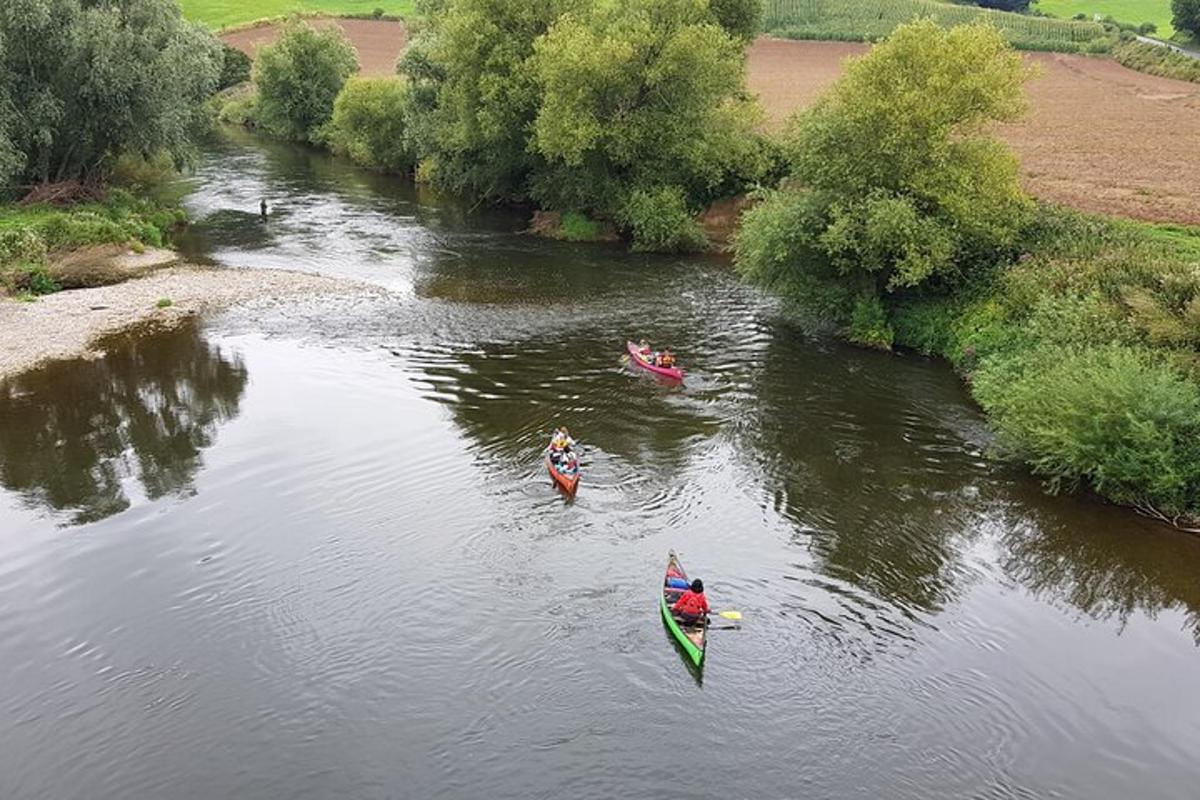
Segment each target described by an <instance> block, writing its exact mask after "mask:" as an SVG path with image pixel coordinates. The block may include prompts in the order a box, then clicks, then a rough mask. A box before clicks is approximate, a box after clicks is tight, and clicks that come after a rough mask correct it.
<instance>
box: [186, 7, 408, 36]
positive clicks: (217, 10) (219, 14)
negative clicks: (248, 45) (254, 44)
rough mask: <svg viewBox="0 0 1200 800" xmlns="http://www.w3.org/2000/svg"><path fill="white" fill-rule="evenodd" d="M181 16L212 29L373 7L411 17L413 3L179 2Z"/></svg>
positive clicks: (361, 11) (352, 12)
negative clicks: (272, 19)
mask: <svg viewBox="0 0 1200 800" xmlns="http://www.w3.org/2000/svg"><path fill="white" fill-rule="evenodd" d="M179 4H180V5H181V6H183V14H184V16H185V17H187V18H188V19H190V20H194V21H196V22H199V23H202V24H204V25H207V26H208V27H210V28H212V29H214V30H220V29H222V28H229V27H232V26H234V25H242V24H244V23H247V22H253V21H254V20H256V19H264V18H268V17H283V16H286V15H288V14H295V13H306V14H312V13H317V12H321V13H325V14H332V15H335V16H337V15H341V16H351V15H353V16H364V15H368V14H370V13H371V12H372V11H374V10H375V9H377V8H381V9H383V13H385V14H389V15H395V16H405V15H407V14H411V13H412V10H413V0H180V2H179Z"/></svg>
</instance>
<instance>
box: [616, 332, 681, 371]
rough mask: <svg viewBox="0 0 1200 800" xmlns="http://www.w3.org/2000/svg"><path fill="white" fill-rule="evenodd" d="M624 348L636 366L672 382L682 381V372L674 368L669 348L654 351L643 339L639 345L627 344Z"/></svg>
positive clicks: (673, 359) (673, 355) (672, 354)
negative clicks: (672, 380) (670, 379)
mask: <svg viewBox="0 0 1200 800" xmlns="http://www.w3.org/2000/svg"><path fill="white" fill-rule="evenodd" d="M626 347H627V349H628V350H629V355H630V356H631V357H632V358H633V360H634V362H635V363H637V364H638V366H640V367H642V368H644V369H648V370H650V371H651V372H655V373H657V374H659V375H663V376H665V377H668V378H672V379H674V380H683V370H681V369H679V367H677V366H676V361H675V353H674V352H672V350H671V348H669V347H666V348H663V349H662V350H658V351H655V350H654V349H653V348H651V347H650V344H649V343H648V342H647V341H646V340H645V339H642V341H641V343H640V344H634V343H633V342H628V343H627V344H626Z"/></svg>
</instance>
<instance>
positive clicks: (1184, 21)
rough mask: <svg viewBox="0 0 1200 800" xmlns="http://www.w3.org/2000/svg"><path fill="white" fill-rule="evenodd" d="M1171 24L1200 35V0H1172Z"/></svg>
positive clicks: (1194, 34) (1197, 35)
mask: <svg viewBox="0 0 1200 800" xmlns="http://www.w3.org/2000/svg"><path fill="white" fill-rule="evenodd" d="M1171 24H1172V25H1174V26H1175V27H1176V28H1178V29H1179V30H1181V31H1187V32H1188V33H1190V34H1192V35H1193V36H1196V37H1200V0H1171Z"/></svg>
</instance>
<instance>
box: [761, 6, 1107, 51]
mask: <svg viewBox="0 0 1200 800" xmlns="http://www.w3.org/2000/svg"><path fill="white" fill-rule="evenodd" d="M917 17H930V18H932V19H934V20H935V21H936V22H938V23H939V24H941V25H946V26H950V25H963V24H967V23H971V22H977V21H980V20H985V21H987V22H990V23H991V24H993V25H995V26H996V27H997V28H999V29H1000V31H1001V32H1002V33H1003V34H1004V35H1005V37H1006V38H1007V39H1008V40H1009V41H1010V42H1012V43H1013V46H1015V47H1019V48H1021V49H1023V50H1050V51H1057V52H1080V53H1087V52H1093V53H1094V52H1105V51H1107V50H1108V49H1109V47H1110V46H1111V45H1112V36H1111V35H1109V34H1108V33H1107V32H1106V31H1105V30H1104V28H1103V27H1102V26H1100V25H1098V24H1096V23H1094V22H1077V21H1073V20H1060V19H1049V18H1046V17H1032V16H1025V15H1021V14H1009V13H1006V12H1003V11H991V10H988V9H981V8H976V7H971V6H956V5H951V4H949V3H940V2H936V1H935V0H766V8H765V14H764V17H763V29H764V30H766V31H767V32H768V33H770V34H772V35H774V36H782V37H784V38H787V39H826V40H833V41H844V42H862V41H873V40H875V39H881V38H883V37H885V36H887V35H888V34H889V33H891V32H892V31H893V30H894V29H895V28H896V26H898V25H902V24H903V23H905V22H909V21H911V20H913V19H915V18H917Z"/></svg>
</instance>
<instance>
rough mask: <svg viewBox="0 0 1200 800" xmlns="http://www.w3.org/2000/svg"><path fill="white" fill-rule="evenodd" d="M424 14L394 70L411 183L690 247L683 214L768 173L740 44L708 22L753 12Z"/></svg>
mask: <svg viewBox="0 0 1200 800" xmlns="http://www.w3.org/2000/svg"><path fill="white" fill-rule="evenodd" d="M430 14H431V16H430V18H429V19H428V25H427V27H426V28H425V29H424V30H422V31H421V33H420V34H419V35H418V36H417V37H416V39H415V41H414V42H413V44H412V45H411V46H410V47H409V48H408V50H407V51H406V53H405V55H404V57H403V59H402V60H401V65H400V69H401V71H402V72H404V74H405V75H407V76H408V78H409V81H410V87H411V88H410V93H409V110H410V113H409V118H408V120H409V123H408V130H407V140H408V141H409V142H410V143H411V146H412V150H413V153H414V155H415V156H416V158H417V160H418V161H419V163H420V165H421V166H420V169H419V170H418V174H419V176H420V177H421V178H423V179H430V180H432V181H434V182H435V183H437V184H439V185H441V186H443V187H446V188H448V189H451V190H453V191H459V192H465V193H467V194H470V195H473V196H476V197H480V198H483V199H506V198H508V199H511V198H523V197H527V196H532V197H533V198H534V199H535V200H536V201H538V203H539V205H540V206H541V207H543V208H550V209H571V210H575V211H579V212H582V213H584V214H586V215H589V216H592V217H594V218H597V219H604V220H615V221H616V222H618V223H619V224H620V225H621V226H622V227H623V229H624V231H625V232H626V233H629V234H631V235H632V236H633V237H634V239H635V244H636V246H637V247H639V248H648V247H664V248H667V249H688V248H692V247H694V246H696V244H697V242H698V241H699V236H698V231H699V227H698V226H697V225H696V223H695V222H694V221H693V220H692V219H691V217H692V215H694V214H695V213H696V212H698V211H699V210H700V209H702V208H703V207H704V206H706V205H707V204H708V203H709V202H711V201H712V200H713V199H716V198H717V197H719V196H727V195H728V194H734V193H737V192H739V191H744V190H745V187H747V186H748V185H752V184H754V183H755V182H756V181H758V180H762V179H764V178H767V177H769V176H771V175H772V174H773V172H774V171H776V170H777V168H778V165H779V163H780V158H779V152H778V150H777V148H774V147H773V146H772V145H771V144H770V143H768V142H767V141H766V140H765V139H764V137H762V136H761V135H759V134H758V133H757V130H756V126H757V125H758V123H759V122H760V121H761V119H762V117H761V112H760V111H759V109H758V108H757V105H756V104H755V103H754V102H753V101H752V100H751V99H749V98H748V97H747V96H746V94H745V91H744V88H743V73H744V68H745V64H744V45H745V40H744V39H743V38H741V34H739V35H737V36H735V35H731V34H730V33H729V32H728V31H727V30H726V29H725V28H723V27H722V26H721V25H720V24H718V19H720V20H722V21H723V22H725V23H726V24H728V25H729V26H730V27H731V28H736V27H738V26H741V30H742V31H743V33H744V32H745V31H748V30H750V28H749V27H748V26H749V25H750V23H751V20H752V18H753V16H754V14H755V3H753V2H746V1H743V0H731V2H728V3H724V4H722V6H721V8H720V9H713V8H710V7H709V5H708V3H707V2H706V0H629V1H628V2H624V3H619V4H618V3H610V2H604V1H603V0H539V1H538V2H533V3H510V2H507V0H445V2H440V1H439V2H434V3H432V4H431V6H430ZM639 231H640V232H639ZM653 243H657V244H653Z"/></svg>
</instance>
